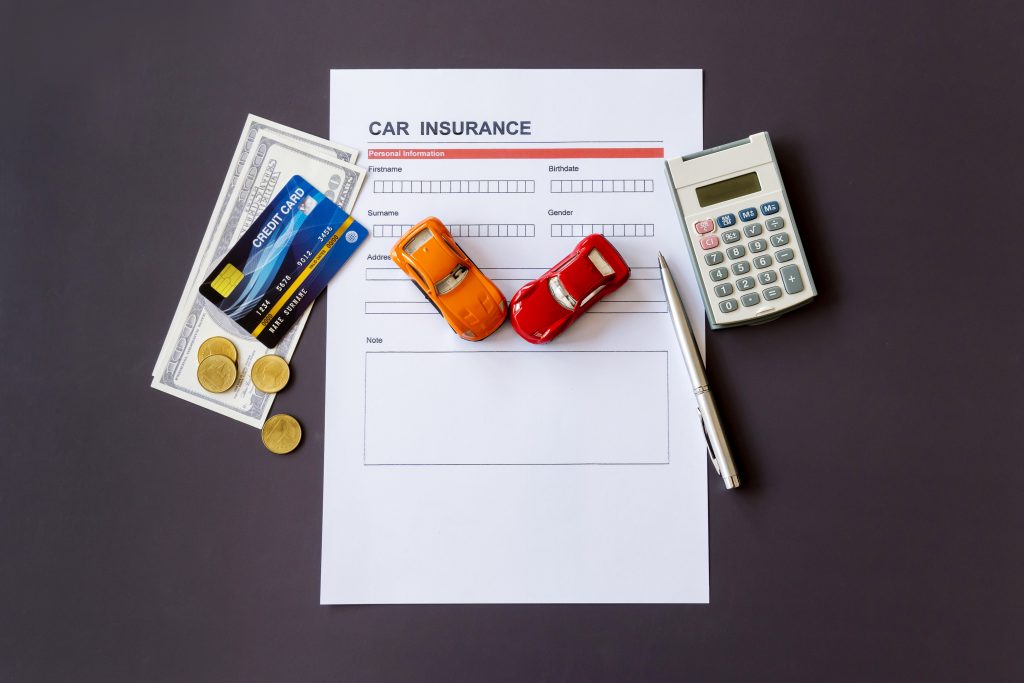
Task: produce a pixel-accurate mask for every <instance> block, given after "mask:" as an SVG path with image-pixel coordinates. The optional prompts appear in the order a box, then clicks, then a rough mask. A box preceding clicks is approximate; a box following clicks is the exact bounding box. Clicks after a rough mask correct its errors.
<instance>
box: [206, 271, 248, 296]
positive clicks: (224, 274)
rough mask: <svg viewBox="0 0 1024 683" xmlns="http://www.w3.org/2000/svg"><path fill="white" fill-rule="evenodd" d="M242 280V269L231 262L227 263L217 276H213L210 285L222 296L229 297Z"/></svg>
mask: <svg viewBox="0 0 1024 683" xmlns="http://www.w3.org/2000/svg"><path fill="white" fill-rule="evenodd" d="M241 281H242V271H240V270H239V269H238V268H235V267H234V266H233V265H231V264H230V263H225V264H224V267H223V268H222V269H221V271H220V273H219V274H218V275H217V277H215V278H213V281H212V282H211V283H210V287H212V288H213V291H215V292H217V293H218V294H220V295H221V296H223V297H227V295H228V294H231V292H232V290H234V288H235V287H237V286H238V283H239V282H241Z"/></svg>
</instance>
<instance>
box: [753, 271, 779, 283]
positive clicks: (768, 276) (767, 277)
mask: <svg viewBox="0 0 1024 683" xmlns="http://www.w3.org/2000/svg"><path fill="white" fill-rule="evenodd" d="M757 279H758V281H759V282H760V283H761V284H762V285H770V284H771V283H773V282H775V281H776V280H778V279H779V276H778V275H776V274H775V271H774V270H766V271H764V272H762V273H758V274H757Z"/></svg>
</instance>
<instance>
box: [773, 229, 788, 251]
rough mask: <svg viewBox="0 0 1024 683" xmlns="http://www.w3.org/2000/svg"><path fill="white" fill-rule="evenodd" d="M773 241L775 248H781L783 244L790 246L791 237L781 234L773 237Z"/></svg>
mask: <svg viewBox="0 0 1024 683" xmlns="http://www.w3.org/2000/svg"><path fill="white" fill-rule="evenodd" d="M771 240H772V246H773V247H781V246H782V245H783V244H789V235H787V234H786V233H784V232H781V233H779V234H778V235H772V237H771Z"/></svg>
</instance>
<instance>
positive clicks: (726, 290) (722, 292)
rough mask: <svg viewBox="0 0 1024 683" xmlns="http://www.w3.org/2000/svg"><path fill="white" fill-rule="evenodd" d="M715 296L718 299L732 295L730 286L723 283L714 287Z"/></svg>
mask: <svg viewBox="0 0 1024 683" xmlns="http://www.w3.org/2000/svg"><path fill="white" fill-rule="evenodd" d="M715 294H717V295H718V296H719V298H721V297H723V296H729V295H730V294H732V285H731V284H729V283H728V282H723V283H722V284H720V285H715Z"/></svg>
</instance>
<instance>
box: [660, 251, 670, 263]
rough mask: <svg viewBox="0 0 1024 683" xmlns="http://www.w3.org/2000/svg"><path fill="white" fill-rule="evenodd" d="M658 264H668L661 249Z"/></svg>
mask: <svg viewBox="0 0 1024 683" xmlns="http://www.w3.org/2000/svg"><path fill="white" fill-rule="evenodd" d="M658 265H659V266H667V265H668V264H667V263H665V257H664V256H662V255H661V252H660V251H659V252H658Z"/></svg>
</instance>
